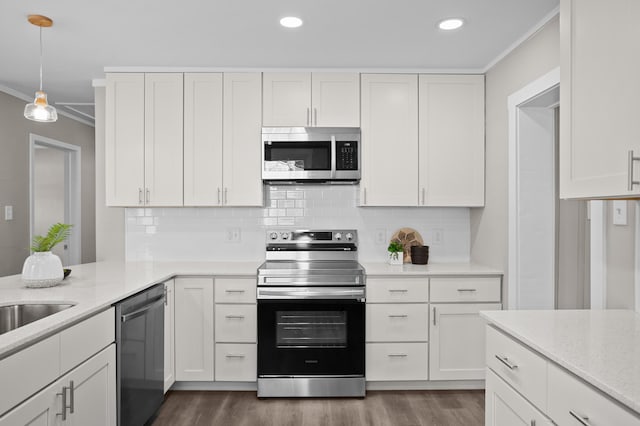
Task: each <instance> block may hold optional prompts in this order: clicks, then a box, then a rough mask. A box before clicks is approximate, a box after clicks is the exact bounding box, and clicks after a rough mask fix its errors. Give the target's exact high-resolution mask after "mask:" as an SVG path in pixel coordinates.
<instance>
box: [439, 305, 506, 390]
mask: <svg viewBox="0 0 640 426" xmlns="http://www.w3.org/2000/svg"><path fill="white" fill-rule="evenodd" d="M501 308H502V306H501V305H500V304H496V303H482V304H450V305H447V304H432V305H431V310H430V311H431V312H430V321H429V333H430V334H429V335H430V336H431V340H430V342H429V359H430V363H429V378H430V379H431V380H482V379H484V376H485V326H486V323H485V321H484V320H483V319H482V318H480V315H479V312H480V311H481V310H485V311H495V310H500V309H501Z"/></svg>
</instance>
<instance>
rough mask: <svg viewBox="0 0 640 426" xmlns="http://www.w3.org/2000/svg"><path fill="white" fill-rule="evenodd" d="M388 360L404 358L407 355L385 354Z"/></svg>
mask: <svg viewBox="0 0 640 426" xmlns="http://www.w3.org/2000/svg"><path fill="white" fill-rule="evenodd" d="M387 356H388V357H389V358H406V357H407V356H408V355H407V354H387Z"/></svg>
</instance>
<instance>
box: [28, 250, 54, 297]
mask: <svg viewBox="0 0 640 426" xmlns="http://www.w3.org/2000/svg"><path fill="white" fill-rule="evenodd" d="M63 277H64V271H63V270H62V262H61V261H60V258H59V257H58V256H56V255H55V254H53V253H51V252H50V251H43V252H35V253H33V254H32V255H31V256H29V257H27V260H25V261H24V265H23V266H22V282H24V284H25V285H26V286H27V287H32V288H40V287H53V286H55V285H58V284H59V283H60V282H61V281H62V278H63Z"/></svg>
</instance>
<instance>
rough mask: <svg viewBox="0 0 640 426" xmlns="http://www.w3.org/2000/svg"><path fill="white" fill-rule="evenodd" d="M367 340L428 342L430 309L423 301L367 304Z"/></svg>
mask: <svg viewBox="0 0 640 426" xmlns="http://www.w3.org/2000/svg"><path fill="white" fill-rule="evenodd" d="M366 317H367V323H366V340H367V342H426V341H427V340H428V338H427V336H428V323H429V310H428V307H427V305H426V304H423V303H410V304H409V303H407V304H402V303H397V304H380V305H367V313H366Z"/></svg>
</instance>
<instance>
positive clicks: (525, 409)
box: [484, 369, 553, 426]
mask: <svg viewBox="0 0 640 426" xmlns="http://www.w3.org/2000/svg"><path fill="white" fill-rule="evenodd" d="M484 424H485V425H487V426H517V425H522V426H532V425H535V426H542V425H549V426H551V425H552V424H553V423H552V422H551V420H549V419H548V418H546V417H545V416H544V415H543V414H542V413H541V412H540V411H538V410H537V409H536V408H535V407H534V406H533V405H531V404H530V403H529V402H528V401H527V400H526V399H524V398H523V397H522V396H520V394H519V393H518V392H516V391H515V390H514V389H513V388H512V387H510V386H509V385H508V384H506V383H505V382H504V381H503V380H502V379H501V378H500V377H498V376H497V375H496V374H495V373H494V372H493V371H491V370H489V369H487V381H486V390H485V422H484Z"/></svg>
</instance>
